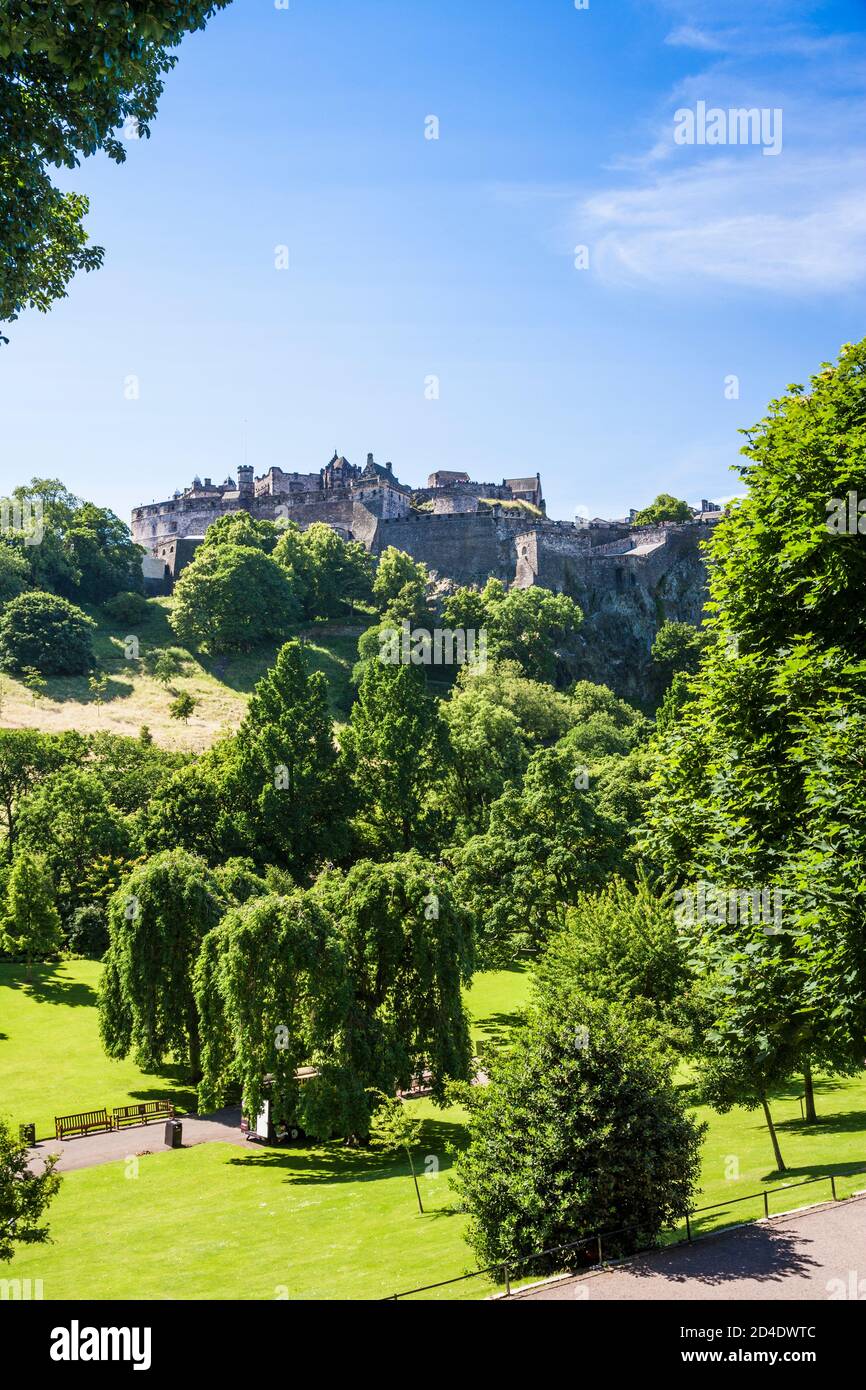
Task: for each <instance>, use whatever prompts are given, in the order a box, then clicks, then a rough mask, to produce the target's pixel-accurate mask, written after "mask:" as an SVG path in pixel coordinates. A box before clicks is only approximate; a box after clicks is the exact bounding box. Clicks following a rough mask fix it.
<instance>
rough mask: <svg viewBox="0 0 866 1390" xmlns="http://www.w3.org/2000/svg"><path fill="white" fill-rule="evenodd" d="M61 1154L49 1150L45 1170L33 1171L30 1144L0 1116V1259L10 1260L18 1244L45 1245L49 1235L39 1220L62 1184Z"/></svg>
mask: <svg viewBox="0 0 866 1390" xmlns="http://www.w3.org/2000/svg"><path fill="white" fill-rule="evenodd" d="M59 1157H60V1155H59V1154H50V1155H49V1156H48V1158H46V1159H44V1160H43V1164H42V1171H41V1172H38V1173H37V1172H34V1171H33V1169H32V1168H31V1166H30V1154H29V1153H28V1151H27V1145H26V1144H25V1143H22V1141H21V1140H19V1139H13V1137H12V1131H11V1129H10V1128H9V1126H8V1125H7V1124H6V1123H5V1121H3V1120H2V1119H0V1260H11V1259H12V1256H13V1255H14V1254H15V1247H16V1245H44V1244H45V1242H46V1241H48V1240H49V1239H50V1237H49V1235H48V1227H47V1226H44V1225H41V1224H40V1223H41V1222H42V1220H43V1218H44V1216H45V1213H46V1211H47V1210H48V1205H49V1203H50V1202H51V1200H52V1198H54V1197H55V1196H56V1195H57V1192H58V1190H59V1188H60V1174H59V1173H55V1171H54V1168H55V1166H56V1164H57V1160H58V1158H59Z"/></svg>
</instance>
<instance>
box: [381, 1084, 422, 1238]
mask: <svg viewBox="0 0 866 1390" xmlns="http://www.w3.org/2000/svg"><path fill="white" fill-rule="evenodd" d="M373 1095H374V1096H375V1097H376V1098H377V1100H378V1101H379V1104H378V1105H377V1107H376V1109H375V1110H374V1111H373V1113H372V1115H371V1116H370V1147H371V1148H372V1149H378V1151H379V1153H383V1154H396V1153H399V1152H400V1150H401V1149H402V1150H403V1151H404V1153H405V1154H406V1157H407V1158H408V1160H409V1168H410V1169H411V1172H412V1181H413V1182H414V1184H415V1196H416V1197H417V1199H418V1210H419V1212H420V1213H421V1215H422V1216H423V1215H424V1205H423V1203H422V1201H421V1189H420V1188H419V1186H418V1175H417V1173H416V1172H415V1162H414V1160H413V1158H412V1150H413V1148H414V1147H415V1145H416V1144H417V1143H418V1140H419V1138H420V1136H421V1120H420V1119H418V1118H417V1117H416V1116H414V1115H412V1114H411V1113H410V1110H409V1107H408V1106H407V1104H406V1102H405V1101H404V1100H401V1099H400V1097H399V1096H386V1095H385V1093H384V1092H383V1091H375V1090H374V1091H373Z"/></svg>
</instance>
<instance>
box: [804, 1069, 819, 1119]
mask: <svg viewBox="0 0 866 1390" xmlns="http://www.w3.org/2000/svg"><path fill="white" fill-rule="evenodd" d="M803 1098H804V1100H805V1102H806V1105H805V1109H806V1121H807V1123H808V1124H812V1125H814V1124H816V1123H817V1121H818V1112H817V1110H816V1109H815V1087H814V1085H813V1083H812V1068H811V1067H810V1065H809V1063H808V1062H807V1063H806V1065H805V1066H804V1068H803Z"/></svg>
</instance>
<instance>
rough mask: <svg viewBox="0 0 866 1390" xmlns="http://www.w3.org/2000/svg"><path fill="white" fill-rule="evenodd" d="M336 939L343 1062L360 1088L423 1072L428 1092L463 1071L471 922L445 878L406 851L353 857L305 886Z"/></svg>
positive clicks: (440, 1094) (440, 1089)
mask: <svg viewBox="0 0 866 1390" xmlns="http://www.w3.org/2000/svg"><path fill="white" fill-rule="evenodd" d="M314 892H315V896H316V898H317V900H318V901H319V902H321V903H322V904H323V906H324V907H325V908H326V909H327V911H328V912H329V914H330V915H331V917H332V918H333V920H334V922H335V924H336V927H337V931H338V934H339V938H340V940H341V943H342V946H343V952H344V957H345V961H346V970H347V974H348V978H349V982H350V987H351V996H352V1002H351V1007H350V1009H349V1011H348V1013H347V1015H346V1021H345V1030H344V1047H345V1053H346V1057H347V1063H348V1065H349V1067H350V1069H351V1071H352V1073H353V1075H355V1076H357V1077H358V1078H359V1079H360V1080H361V1082H362V1084H363V1086H364V1087H373V1088H375V1089H377V1090H379V1091H384V1092H385V1093H386V1094H387V1095H393V1094H394V1092H395V1091H396V1090H398V1089H399V1090H408V1088H409V1086H410V1084H411V1082H412V1078H413V1077H418V1076H420V1075H421V1074H422V1072H423V1071H425V1070H429V1072H430V1086H431V1090H432V1094H433V1097H434V1099H436V1100H440V1101H441V1100H442V1099H444V1096H445V1087H446V1083H447V1081H448V1080H449V1079H455V1080H460V1079H466V1078H468V1077H469V1075H470V1069H471V1064H470V1054H471V1044H470V1038H469V1028H468V1021H467V1017H466V1011H465V1008H464V1005H463V997H462V993H461V990H462V987H463V986H464V985H466V984H468V983H469V981H470V979H471V974H472V967H473V947H472V931H471V921H470V919H469V917H468V914H467V913H466V912H465V910H464V909H463V908H462V906H460V904H459V903H458V901H457V899H456V897H455V895H454V893H453V892H452V890H451V888H450V886H449V882H448V875H447V874H446V872H445V871H444V870H443V869H442V868H441V867H440V866H438V865H436V864H433V863H431V862H430V861H429V860H425V859H422V858H421V856H420V855H419V854H417V853H415V852H412V853H409V854H405V855H399V856H398V857H397V858H395V859H393V860H390V861H389V862H387V863H384V864H375V863H372V862H370V861H369V860H361V861H360V862H359V863H357V864H355V865H353V866H352V868H351V869H349V871H348V872H347V873H346V874H340V873H337V872H336V871H334V872H330V873H326V874H324V875H323V876H322V877H321V878H320V879H319V881H318V883H317V885H316V888H315V890H314Z"/></svg>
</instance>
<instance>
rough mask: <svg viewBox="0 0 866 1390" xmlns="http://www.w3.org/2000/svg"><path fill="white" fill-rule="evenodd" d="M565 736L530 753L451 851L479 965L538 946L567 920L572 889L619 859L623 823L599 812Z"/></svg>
mask: <svg viewBox="0 0 866 1390" xmlns="http://www.w3.org/2000/svg"><path fill="white" fill-rule="evenodd" d="M564 743H565V740H563V743H562V744H559V745H557V747H556V748H541V749H539V750H538V751H537V752H536V753H535V754H533V756H532V759H531V760H530V763H529V766H528V768H527V771H526V776H525V777H524V779H523V783H522V784H521V786H519V787H517V786H514V785H510V786H508V787H506V789H505V791H504V792H503V794H502V796H501V797H500V798H499V799H498V801H496V802H494V803H493V806H492V807H491V810H490V822H489V826H488V829H487V830H486V832H485V833H484V834H482V835H475V836H473V837H472V838H471V839H470V840H468V841H467V842H466V843H465V844H464V845H462V846H460V847H459V848H458V849H456V850H455V851H454V852H453V858H454V863H455V867H456V869H457V884H458V890H459V892H460V895H461V898H462V899H463V901H465V902H466V904H467V906H468V907H469V908H470V910H471V911H472V913H473V915H474V917H475V922H476V938H477V942H478V951H479V959H480V960H481V961H482V962H483V964H484V967H485V968H493V967H495V966H497V965H503V964H509V963H510V962H511V961H512V960H513V959H514V956H515V954H516V953H517V951H518V950H520V949H522V948H527V947H529V948H531V949H533V950H537V949H538V948H539V947H540V946H542V945H543V944H544V943H545V942H546V940H547V938H548V937H549V936H550V934H551V933H552V932H554V931H557V930H559V929H560V928H561V927H563V926H564V925H565V920H566V915H567V911H568V908H569V907H570V905H571V904H572V903H573V902H574V899H575V895H576V894H577V893H580V892H582V891H585V890H587V889H591V888H593V887H597V886H600V885H601V884H602V883H603V882H604V880H605V879H606V878H607V877H608V876H609V875H610V874H611V873H613V872H614V871H615V870H616V869H617V868H619V867H620V866H621V862H622V858H623V851H624V848H625V846H626V845H627V843H628V828H627V827H626V826H623V825H622V824H620V823H619V822H617V821H615V820H612V819H611V818H610V817H608V816H607V815H605V814H604V813H603V811H602V810H601V809H600V807H599V805H598V799H597V796H596V791H595V788H594V786H593V783H592V779H591V778H589V777H588V775H587V772H586V768H585V767H584V766H582V765H581V763H580V762H579V760H578V759H576V758H575V756H574V754H573V753H571V752H570V750H569V749H568V748H567V747H565V746H563V745H564Z"/></svg>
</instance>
